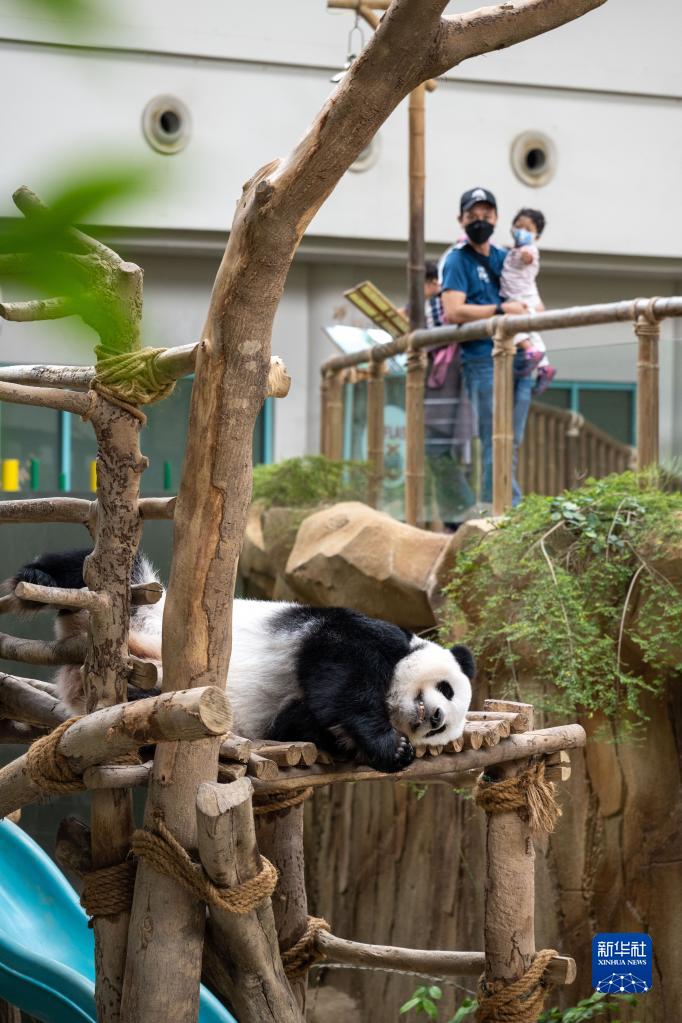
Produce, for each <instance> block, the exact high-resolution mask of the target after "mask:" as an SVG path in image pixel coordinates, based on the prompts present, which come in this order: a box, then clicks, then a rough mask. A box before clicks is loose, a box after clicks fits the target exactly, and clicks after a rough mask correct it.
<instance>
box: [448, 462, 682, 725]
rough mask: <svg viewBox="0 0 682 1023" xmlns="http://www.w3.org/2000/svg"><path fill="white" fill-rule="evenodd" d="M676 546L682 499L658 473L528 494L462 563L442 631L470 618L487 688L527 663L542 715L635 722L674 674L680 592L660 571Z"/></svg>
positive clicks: (680, 640) (681, 645) (680, 645)
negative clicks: (648, 695) (540, 694)
mask: <svg viewBox="0 0 682 1023" xmlns="http://www.w3.org/2000/svg"><path fill="white" fill-rule="evenodd" d="M673 549H675V550H676V556H677V558H678V559H680V558H682V494H680V493H679V492H677V491H676V489H675V488H673V487H671V486H670V485H669V481H668V480H666V479H664V478H663V477H662V476H661V475H659V474H652V473H649V474H639V475H638V474H635V473H632V472H628V473H624V474H622V475H617V476H609V477H608V478H606V479H602V480H599V481H595V480H588V481H587V483H586V484H585V485H584V486H583V487H581V488H580V489H578V490H574V491H570V492H565V493H564V494H562V495H561V496H560V497H557V498H552V497H540V496H537V495H534V496H529V497H527V498H526V499H525V500H524V501H523V502H522V503H521V504H520V505H519V506H518V507H517V508H516V509H514V510H513V511H512V512H511V513H510V514H509V515H508V516H507V517H505V518H504V519H503V520H502V522H501V524H500V527H499V529H497V530H494V531H493V532H491V533H489V534H488V536H486V537H484V538H483V539H482V540H480V541H479V542H477V543H474V544H472V545H470V546H469V547H466V548H465V550H464V551H463V552H462V553H461V554H460V556H459V557H458V560H457V564H456V566H455V570H454V574H453V578H452V581H451V583H450V584H449V585H448V587H447V588H446V591H445V593H446V603H445V624H446V626H448V627H452V623H453V621H458V620H459V621H461V620H462V619H465V620H466V622H467V629H468V635H467V642H468V643H469V644H470V645H471V646H472V647H473V648H474V650H475V651H476V653H477V654H478V655H479V658H480V662H481V666H482V667H484V668H485V670H486V671H487V673H488V674H489V676H490V678H491V680H492V681H493V682H494V681H498V682H501V683H502V684H507V685H510V688H513V683H514V680H515V678H516V672H517V669H519V667H520V666H521V664H522V663H526V664H527V665H529V666H530V667H532V675H533V677H534V680H535V681H536V682H537V683H538V686H539V688H540V689H542V690H544V692H545V694H547V693H549V697H547V695H546V696H545V706H546V707H547V709H551V710H554V711H558V712H560V713H566V714H570V713H574V712H575V709H576V708H579V709H581V710H582V711H584V712H587V713H588V714H590V715H591V714H592V713H594V712H596V711H603V712H604V713H605V714H606V715H607V716H609V717H610V718H611V719H612V720H614V721H615V722H616V723H620V724H621V725H625V724H632V723H634V722H636V721H637V720H638V719H639V720H640V721H641V720H642V719H643V717H644V713H643V711H642V708H641V702H640V698H641V696H642V694H643V692H644V691H649V692H653V693H655V694H657V693H660V692H661V691H662V688H663V686H664V684H665V681H666V678H669V677H670V676H671V675H673V674H674V673H677V672H679V671H680V670H682V592H681V591H680V586H679V580H678V585H675V584H674V581H671V579H669V578H667V577H666V575H665V574H664V572H662V568H663V569H664V568H665V560H666V557H669V556H670V555H671V553H672V551H673ZM635 612H636V613H635Z"/></svg>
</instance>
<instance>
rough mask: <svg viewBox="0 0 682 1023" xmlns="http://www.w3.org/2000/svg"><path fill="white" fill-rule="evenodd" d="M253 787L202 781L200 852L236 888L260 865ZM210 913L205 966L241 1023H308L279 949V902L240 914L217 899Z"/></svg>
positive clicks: (212, 873) (210, 869)
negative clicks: (222, 906) (218, 903)
mask: <svg viewBox="0 0 682 1023" xmlns="http://www.w3.org/2000/svg"><path fill="white" fill-rule="evenodd" d="M251 793H252V788H251V783H250V782H249V781H248V780H247V779H246V778H241V779H239V781H235V782H232V783H231V784H229V785H217V784H211V783H208V782H206V783H204V784H203V785H200V786H199V791H198V793H197V832H198V845H199V856H200V858H201V862H202V864H203V867H204V870H205V871H206V873H207V874H208V876H209V877H210V878H211V880H212V881H213V883H214V884H216V885H219V886H225V887H231V886H234V885H236V884H239V883H240V882H243V881H246V880H248V879H250V878H252V877H254V876H255V875H256V874H257V873H258V871H259V870H260V867H261V859H260V855H259V851H258V846H257V845H256V833H255V829H254V824H253V812H252V808H251ZM209 918H210V922H209V928H208V932H207V939H208V941H207V944H206V946H205V948H204V965H205V969H206V972H207V975H208V978H209V979H210V981H211V982H212V986H214V987H215V988H216V989H217V991H218V993H219V994H220V996H221V998H222V999H224V1000H225V1001H226V1002H227V1004H229V1006H230V1007H231V1009H232V1011H233V1012H234V1013H235V1015H236V1016H237V1017H238V1019H239V1020H240V1023H303V1017H302V1015H301V1012H300V1010H299V1007H298V1005H297V1003H296V1000H295V998H294V996H293V994H292V991H291V987H290V986H289V982H288V981H287V978H286V974H285V973H284V969H283V968H282V963H281V960H280V958H279V955H278V950H277V949H278V946H277V931H276V928H275V918H274V915H273V910H272V902H271V900H270V899H267V900H266V901H264V902H262V903H261V904H260V905H259V906H257V907H256V908H255V909H253V910H251V911H250V912H249V913H244V914H239V915H238V914H236V913H228V912H227V911H226V910H224V909H220V908H219V907H217V906H214V905H209ZM226 962H227V963H229V968H226Z"/></svg>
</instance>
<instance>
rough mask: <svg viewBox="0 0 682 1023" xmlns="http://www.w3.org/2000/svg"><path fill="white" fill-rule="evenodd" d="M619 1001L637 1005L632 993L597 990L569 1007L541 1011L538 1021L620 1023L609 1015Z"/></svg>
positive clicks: (542, 1022) (617, 1018)
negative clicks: (621, 993)
mask: <svg viewBox="0 0 682 1023" xmlns="http://www.w3.org/2000/svg"><path fill="white" fill-rule="evenodd" d="M619 1003H620V1004H621V1005H622V1004H625V1005H637V999H636V998H635V996H634V995H603V994H601V993H600V992H598V991H595V992H594V994H591V995H590V997H589V998H583V1000H582V1001H580V1002H578V1004H577V1005H575V1006H573V1008H571V1009H564V1010H563V1011H562V1010H561V1009H549V1011H548V1012H543V1013H542V1015H541V1016H540V1018H539V1019H538V1023H587V1021H588V1020H593V1019H604V1018H606V1019H608V1021H609V1023H621V1020H620V1017H616V1016H613V1015H611V1013H612V1010H614V1009H616V1010H617V1009H618V1005H619Z"/></svg>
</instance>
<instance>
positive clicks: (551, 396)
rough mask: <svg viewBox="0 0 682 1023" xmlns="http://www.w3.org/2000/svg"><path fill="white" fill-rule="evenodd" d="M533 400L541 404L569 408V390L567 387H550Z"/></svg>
mask: <svg viewBox="0 0 682 1023" xmlns="http://www.w3.org/2000/svg"><path fill="white" fill-rule="evenodd" d="M534 400H535V401H539V402H540V404H541V405H551V406H552V408H567V409H570V407H571V392H570V389H569V388H568V387H550V388H549V389H548V390H547V391H545V392H544V393H543V394H540V395H538V397H537V398H535V399H534Z"/></svg>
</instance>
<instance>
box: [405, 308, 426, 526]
mask: <svg viewBox="0 0 682 1023" xmlns="http://www.w3.org/2000/svg"><path fill="white" fill-rule="evenodd" d="M422 305H423V302H422ZM425 367H426V362H425V357H424V354H423V352H418V351H413V350H410V351H409V352H408V355H407V378H406V382H405V522H407V523H408V524H409V525H411V526H421V525H422V524H423V519H424V376H425Z"/></svg>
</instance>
